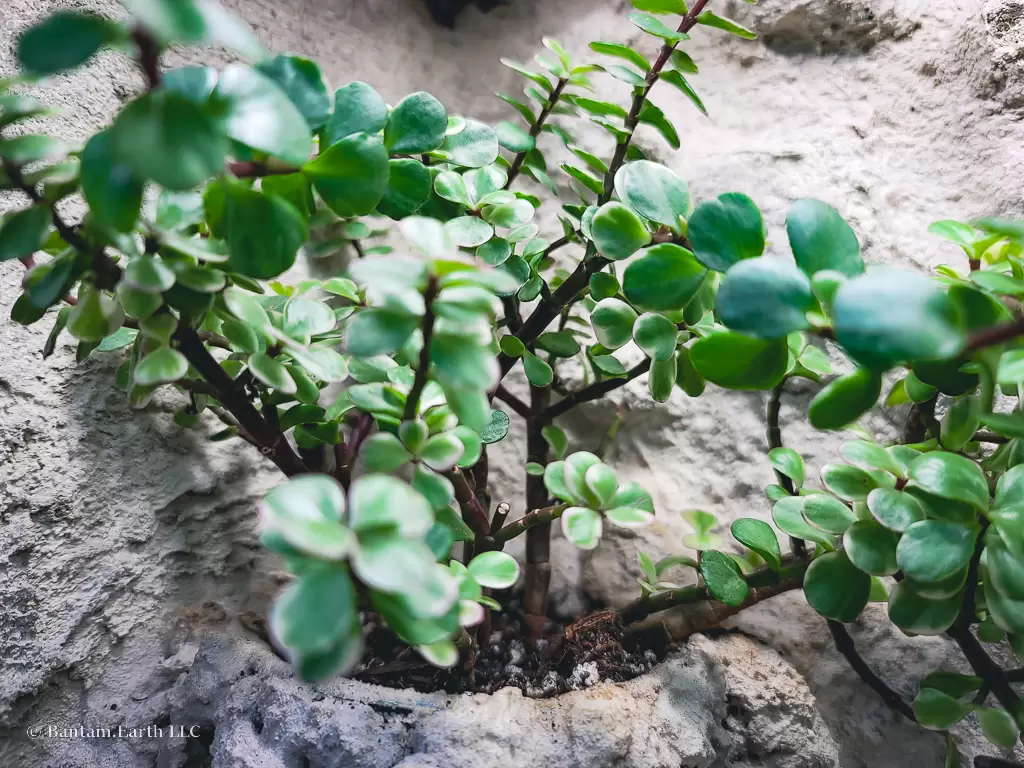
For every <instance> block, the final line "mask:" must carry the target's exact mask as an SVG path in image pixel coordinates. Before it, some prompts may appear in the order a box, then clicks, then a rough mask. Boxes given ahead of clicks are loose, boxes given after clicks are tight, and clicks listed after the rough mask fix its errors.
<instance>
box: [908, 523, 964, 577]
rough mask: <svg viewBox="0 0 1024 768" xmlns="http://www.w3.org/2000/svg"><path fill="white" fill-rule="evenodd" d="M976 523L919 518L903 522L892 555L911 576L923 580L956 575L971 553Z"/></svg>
mask: <svg viewBox="0 0 1024 768" xmlns="http://www.w3.org/2000/svg"><path fill="white" fill-rule="evenodd" d="M977 535H978V531H977V528H976V527H971V526H967V525H963V524H962V523H954V522H947V521H945V520H921V521H920V522H917V523H912V524H911V525H909V526H907V529H906V530H905V531H904V532H903V538H901V539H900V543H899V547H898V548H897V550H896V559H897V562H898V563H899V565H900V568H901V569H903V572H904V573H905V574H906V575H907V576H908V577H909V578H911V579H914V580H915V581H920V582H924V583H928V582H937V581H942V580H943V579H948V578H950V577H952V576H954V575H956V574H957V573H958V572H959V571H960V570H962V569H963V568H964V566H966V565H967V564H968V562H969V561H970V559H971V555H972V554H974V541H975V539H976V538H977Z"/></svg>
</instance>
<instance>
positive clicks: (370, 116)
mask: <svg viewBox="0 0 1024 768" xmlns="http://www.w3.org/2000/svg"><path fill="white" fill-rule="evenodd" d="M387 124H388V105H387V103H386V102H385V101H384V99H383V98H382V97H381V95H380V94H379V93H377V91H375V90H374V89H373V87H372V86H369V85H367V84H366V83H361V82H356V83H349V84H348V85H346V86H343V87H342V88H339V89H338V90H337V91H335V92H334V112H333V113H332V114H331V116H330V118H329V119H328V121H327V124H326V125H324V129H323V133H322V143H321V151H322V150H323V149H326V148H327V147H329V146H331V145H332V144H335V143H337V142H339V141H341V140H342V139H344V138H345V137H346V136H351V135H352V134H353V133H366V134H369V135H371V136H374V135H376V134H378V133H380V132H381V131H383V130H384V126H386V125H387Z"/></svg>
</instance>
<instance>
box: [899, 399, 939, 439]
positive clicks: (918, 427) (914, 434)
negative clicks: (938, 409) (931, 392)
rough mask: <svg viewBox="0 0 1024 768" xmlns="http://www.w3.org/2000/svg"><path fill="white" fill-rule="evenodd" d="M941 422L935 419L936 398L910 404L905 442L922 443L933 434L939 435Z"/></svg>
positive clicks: (904, 427)
mask: <svg viewBox="0 0 1024 768" xmlns="http://www.w3.org/2000/svg"><path fill="white" fill-rule="evenodd" d="M939 429H940V426H939V422H938V421H937V420H936V419H935V398H934V397H931V398H929V399H927V400H923V401H922V402H920V403H914V404H913V405H912V406H910V411H909V413H907V423H906V424H904V425H903V442H904V443H921V442H924V441H925V440H927V439H928V435H929V434H931V435H932V436H934V437H938V435H939Z"/></svg>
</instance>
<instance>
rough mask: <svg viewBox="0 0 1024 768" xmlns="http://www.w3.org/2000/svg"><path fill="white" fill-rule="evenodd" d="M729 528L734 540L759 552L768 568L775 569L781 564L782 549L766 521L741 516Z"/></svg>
mask: <svg viewBox="0 0 1024 768" xmlns="http://www.w3.org/2000/svg"><path fill="white" fill-rule="evenodd" d="M730 530H731V531H732V535H733V538H734V539H736V541H738V542H739V543H740V544H742V545H743V546H745V547H746V548H747V549H750V550H752V551H754V552H756V553H757V554H759V555H760V556H761V557H762V558H763V559H764V561H765V562H766V563H767V564H768V566H769V567H770V568H772V569H773V570H776V571H777V570H778V569H779V567H780V566H781V565H782V549H781V548H780V547H779V538H778V537H777V536H776V535H775V531H773V530H772V527H771V526H770V525H768V523H765V522H763V521H761V520H754V519H752V518H749V517H741V518H740V519H739V520H736V521H735V522H733V524H732V526H731V528H730Z"/></svg>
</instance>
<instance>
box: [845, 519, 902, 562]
mask: <svg viewBox="0 0 1024 768" xmlns="http://www.w3.org/2000/svg"><path fill="white" fill-rule="evenodd" d="M898 542H899V535H898V534H896V533H893V532H892V531H890V530H888V529H886V528H883V527H882V526H881V525H879V524H878V523H876V522H875V521H874V520H858V521H857V522H855V523H854V524H853V525H851V526H850V527H849V528H847V529H846V533H844V534H843V549H844V551H845V552H846V556H847V557H849V558H850V562H852V563H853V564H854V565H855V566H857V567H858V568H860V570H862V571H864V573H870V574H871V575H873V576H889V575H891V574H894V573H896V571H898V570H899V566H898V565H897V564H896V544H897V543H898Z"/></svg>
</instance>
